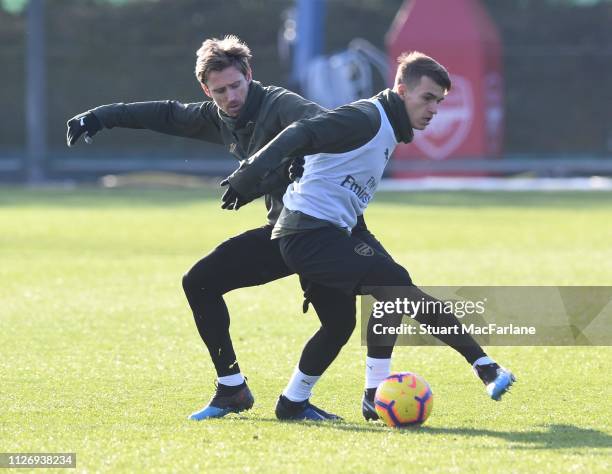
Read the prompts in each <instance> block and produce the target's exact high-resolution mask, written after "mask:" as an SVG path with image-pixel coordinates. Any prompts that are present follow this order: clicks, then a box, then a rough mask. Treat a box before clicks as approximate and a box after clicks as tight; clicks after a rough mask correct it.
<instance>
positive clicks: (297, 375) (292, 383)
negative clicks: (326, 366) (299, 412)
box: [283, 367, 321, 402]
mask: <svg viewBox="0 0 612 474" xmlns="http://www.w3.org/2000/svg"><path fill="white" fill-rule="evenodd" d="M320 378H321V376H320V375H306V374H305V373H303V372H302V371H301V370H300V369H299V368H298V367H296V368H295V370H294V371H293V375H292V376H291V380H289V383H288V384H287V386H286V387H285V390H283V395H284V396H285V397H287V398H288V399H289V400H291V401H292V402H303V401H304V400H308V399H309V398H310V394H311V393H312V387H314V384H316V383H317V381H318V380H319V379H320Z"/></svg>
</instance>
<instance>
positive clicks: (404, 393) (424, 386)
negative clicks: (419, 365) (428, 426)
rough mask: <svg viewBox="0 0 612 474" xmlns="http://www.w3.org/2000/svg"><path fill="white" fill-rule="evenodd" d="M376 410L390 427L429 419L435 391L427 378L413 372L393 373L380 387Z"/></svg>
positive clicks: (377, 392)
mask: <svg viewBox="0 0 612 474" xmlns="http://www.w3.org/2000/svg"><path fill="white" fill-rule="evenodd" d="M374 405H375V407H376V413H378V416H380V418H381V420H383V421H384V422H385V423H386V424H387V425H388V426H391V427H393V428H404V427H406V426H415V425H420V424H422V423H424V422H425V420H426V419H427V417H429V414H430V413H431V408H432V406H433V393H431V388H429V384H428V383H427V382H426V381H425V379H424V378H423V377H421V376H419V375H417V374H413V373H410V372H400V373H397V374H391V375H390V376H389V377H387V378H386V379H385V380H383V381H382V382H381V383H380V385H379V386H378V388H377V389H376V395H375V397H374Z"/></svg>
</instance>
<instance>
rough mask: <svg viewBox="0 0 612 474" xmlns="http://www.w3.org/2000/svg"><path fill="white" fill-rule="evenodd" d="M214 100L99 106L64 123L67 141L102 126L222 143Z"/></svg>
mask: <svg viewBox="0 0 612 474" xmlns="http://www.w3.org/2000/svg"><path fill="white" fill-rule="evenodd" d="M219 121H220V119H219V116H218V111H217V108H216V106H215V105H214V103H213V102H196V103H192V104H183V103H181V102H177V101H173V100H165V101H153V102H134V103H130V104H124V103H117V104H110V105H102V106H100V107H96V108H95V109H92V110H89V111H87V112H84V113H82V114H79V115H76V116H75V117H73V118H71V119H70V120H68V122H67V127H68V131H67V135H66V141H67V144H68V146H72V145H74V144H75V143H76V142H77V141H78V139H79V138H80V137H81V135H83V134H86V137H87V136H89V137H92V136H93V135H95V134H96V133H97V132H98V131H99V130H101V129H103V128H114V127H121V128H133V129H147V130H153V131H155V132H160V133H166V134H169V135H176V136H180V137H187V138H195V139H198V140H204V141H208V142H213V143H223V141H222V138H221V135H220V132H219Z"/></svg>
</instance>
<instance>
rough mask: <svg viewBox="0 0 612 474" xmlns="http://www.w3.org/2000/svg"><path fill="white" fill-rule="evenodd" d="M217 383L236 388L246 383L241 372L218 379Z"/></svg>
mask: <svg viewBox="0 0 612 474" xmlns="http://www.w3.org/2000/svg"><path fill="white" fill-rule="evenodd" d="M217 382H219V383H220V384H221V385H227V386H228V387H235V386H236V385H240V384H241V383H242V382H244V377H243V376H242V374H241V373H240V372H238V373H237V374H233V375H224V376H223V377H217Z"/></svg>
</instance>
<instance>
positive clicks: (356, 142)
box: [228, 101, 380, 199]
mask: <svg viewBox="0 0 612 474" xmlns="http://www.w3.org/2000/svg"><path fill="white" fill-rule="evenodd" d="M379 128H380V114H379V113H378V109H377V108H376V105H374V104H373V103H372V102H369V101H359V102H355V103H353V104H350V105H345V106H342V107H339V108H338V109H335V110H332V111H329V112H325V113H322V114H320V115H317V116H316V117H313V118H309V119H303V120H300V121H298V122H295V123H293V124H292V125H290V126H289V127H287V128H286V129H285V130H283V131H282V132H281V133H280V134H278V135H277V136H276V138H274V140H272V141H271V142H270V143H268V144H267V145H266V146H265V147H263V148H262V149H261V150H259V151H258V152H257V153H256V154H255V155H253V156H252V157H250V158H249V159H248V160H246V161H245V162H243V163H242V164H241V165H240V168H238V169H237V170H236V171H234V173H233V174H232V175H231V176H229V178H228V179H229V182H230V184H231V185H232V187H233V188H234V189H235V190H236V191H237V192H238V193H240V194H241V195H242V196H244V197H246V198H251V199H254V198H256V197H259V196H261V195H263V194H265V193H267V192H269V191H270V189H269V188H270V183H271V182H273V181H274V179H273V178H274V177H275V175H276V174H277V173H278V172H279V170H280V169H283V168H282V167H283V166H285V165H286V162H287V161H288V160H290V159H292V158H294V157H297V156H305V155H314V154H317V153H344V152H347V151H350V150H354V149H356V148H359V147H360V146H362V145H364V144H365V143H367V142H368V141H370V140H371V139H372V138H373V137H374V136H375V135H376V133H377V132H378V130H379Z"/></svg>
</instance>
